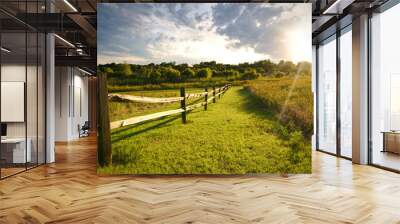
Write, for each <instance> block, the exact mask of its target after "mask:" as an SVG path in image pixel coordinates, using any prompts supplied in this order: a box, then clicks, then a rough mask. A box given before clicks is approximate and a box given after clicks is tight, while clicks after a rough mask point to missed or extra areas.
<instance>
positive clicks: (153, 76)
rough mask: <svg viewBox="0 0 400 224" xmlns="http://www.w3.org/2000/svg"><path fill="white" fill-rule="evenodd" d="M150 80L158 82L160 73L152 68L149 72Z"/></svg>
mask: <svg viewBox="0 0 400 224" xmlns="http://www.w3.org/2000/svg"><path fill="white" fill-rule="evenodd" d="M150 80H151V82H152V83H159V82H160V81H161V73H160V72H159V71H158V70H156V69H154V70H153V71H152V72H151V73H150Z"/></svg>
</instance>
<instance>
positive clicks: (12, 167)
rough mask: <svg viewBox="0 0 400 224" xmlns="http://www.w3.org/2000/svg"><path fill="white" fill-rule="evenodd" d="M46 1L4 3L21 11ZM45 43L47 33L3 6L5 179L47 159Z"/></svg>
mask: <svg viewBox="0 0 400 224" xmlns="http://www.w3.org/2000/svg"><path fill="white" fill-rule="evenodd" d="M40 3H42V4H40ZM42 5H43V2H42V1H35V2H29V3H28V5H26V2H22V1H20V2H18V4H15V2H9V3H8V4H6V3H5V2H1V3H0V6H1V7H7V8H8V9H11V10H12V9H15V10H16V11H15V12H18V13H24V12H29V13H36V12H41V11H43V7H39V6H42ZM4 21H7V23H5V22H4ZM10 23H13V24H12V26H9V25H8V24H10ZM45 44H46V40H45V35H44V34H43V33H40V32H39V31H37V30H35V29H34V28H32V27H31V26H29V25H27V24H25V23H23V22H21V21H18V20H16V19H15V18H13V17H11V16H9V15H6V14H4V13H1V12H0V47H1V57H0V71H1V73H0V82H1V85H0V90H1V91H0V92H1V97H0V102H1V103H0V112H1V113H0V121H1V144H0V178H1V179H2V178H5V177H8V176H10V175H13V174H16V173H19V172H22V171H25V170H27V169H29V168H33V167H36V166H38V165H39V164H42V163H45V68H44V65H45V58H46V53H45Z"/></svg>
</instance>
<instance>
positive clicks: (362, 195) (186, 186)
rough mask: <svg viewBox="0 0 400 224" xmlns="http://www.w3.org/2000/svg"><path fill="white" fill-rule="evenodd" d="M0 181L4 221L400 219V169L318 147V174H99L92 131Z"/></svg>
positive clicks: (315, 156)
mask: <svg viewBox="0 0 400 224" xmlns="http://www.w3.org/2000/svg"><path fill="white" fill-rule="evenodd" d="M56 160H57V162H56V163H54V164H49V165H46V166H42V167H39V168H36V169H33V170H29V171H27V172H25V173H22V174H19V175H16V176H13V177H10V178H7V179H5V180H2V181H0V202H1V203H0V223H400V212H399V211H400V200H398V199H399V198H400V175H399V174H395V173H391V172H388V171H384V170H380V169H377V168H374V167H370V166H360V165H354V164H352V163H351V162H350V161H347V160H343V159H339V158H336V157H333V156H330V155H326V154H323V153H320V152H314V153H313V174H312V175H295V176H289V177H288V178H285V177H280V176H276V175H256V176H217V177H214V176H185V177H182V176H172V177H171V176H168V177H162V176H157V177H149V176H148V177H139V176H98V175H97V174H96V162H95V161H96V141H95V139H94V138H93V137H89V138H85V139H83V140H81V141H75V142H70V143H68V144H65V143H59V144H57V148H56Z"/></svg>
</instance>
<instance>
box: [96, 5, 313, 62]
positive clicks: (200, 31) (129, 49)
mask: <svg viewBox="0 0 400 224" xmlns="http://www.w3.org/2000/svg"><path fill="white" fill-rule="evenodd" d="M97 9H98V24H97V26H98V34H97V48H98V49H97V50H98V53H97V63H98V64H105V63H112V62H115V63H130V64H149V63H156V64H158V63H161V62H176V63H177V64H181V63H188V64H197V63H200V62H202V61H216V62H218V63H225V64H238V63H243V62H249V63H251V62H254V61H259V60H266V59H270V60H273V61H279V60H291V61H294V62H299V61H311V4H307V3H306V4H304V3H303V4H301V3H300V4H299V3H297V4H295V3H275V4H272V3H218V4H216V3H162V4H161V3H101V4H98V7H97Z"/></svg>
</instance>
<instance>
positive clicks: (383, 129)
mask: <svg viewBox="0 0 400 224" xmlns="http://www.w3.org/2000/svg"><path fill="white" fill-rule="evenodd" d="M398 21H400V4H398V5H396V6H393V7H392V8H390V9H388V10H386V11H384V12H382V13H380V14H375V15H374V16H373V17H372V18H371V41H372V42H371V60H372V62H371V66H372V71H371V98H370V104H371V111H370V120H371V130H370V132H371V140H372V148H371V154H370V156H371V162H372V163H373V164H375V165H379V166H383V167H387V168H390V169H395V170H400V103H399V97H400V63H399V52H400V43H399V40H400V31H399V30H398V29H396V27H398Z"/></svg>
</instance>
